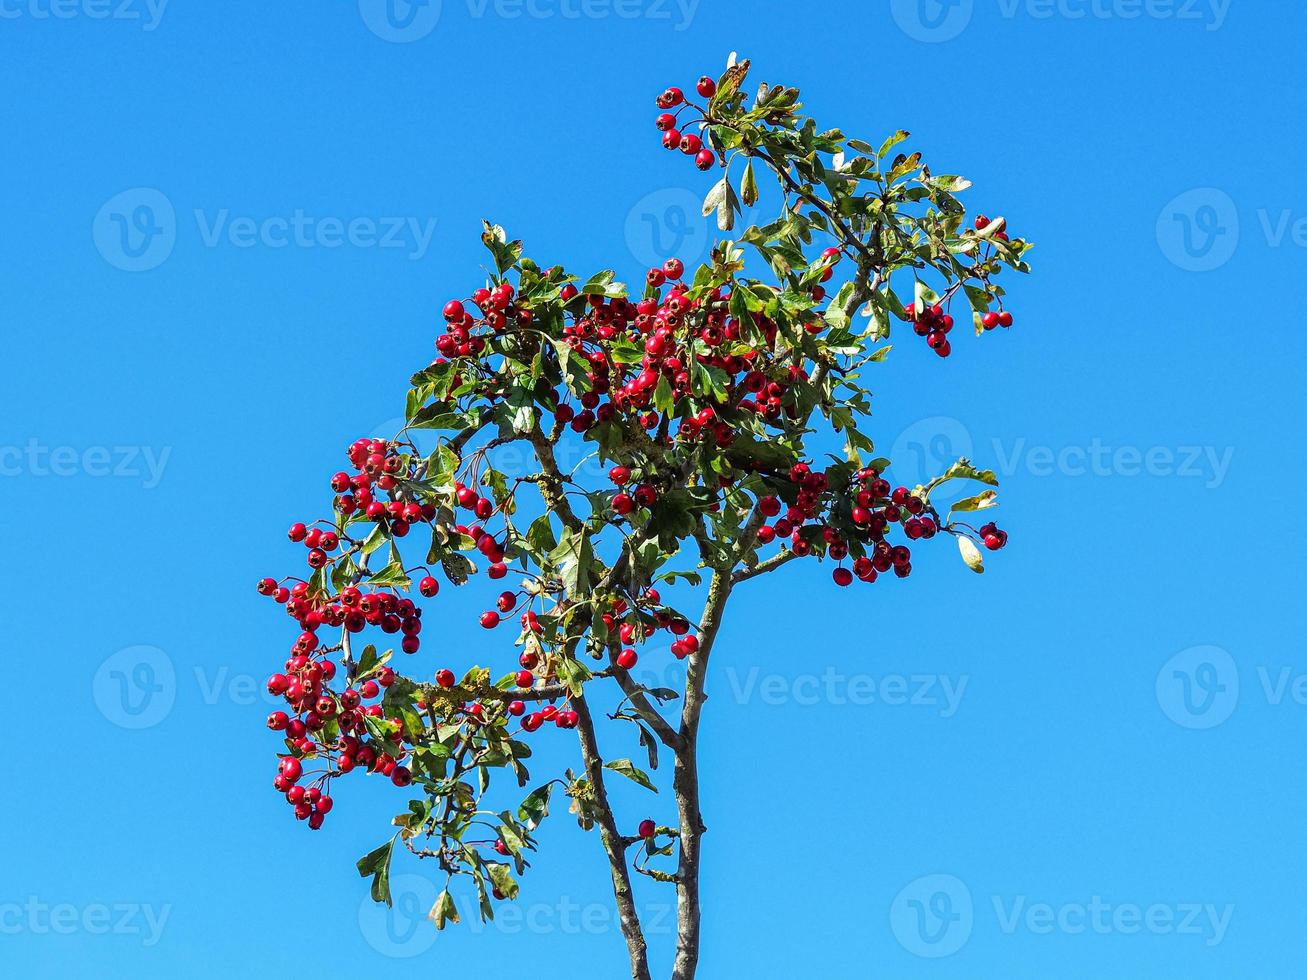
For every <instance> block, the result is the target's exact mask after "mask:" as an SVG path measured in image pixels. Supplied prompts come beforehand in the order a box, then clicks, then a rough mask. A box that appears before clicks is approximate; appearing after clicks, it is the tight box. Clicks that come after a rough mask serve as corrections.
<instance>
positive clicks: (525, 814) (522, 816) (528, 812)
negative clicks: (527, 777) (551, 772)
mask: <svg viewBox="0 0 1307 980" xmlns="http://www.w3.org/2000/svg"><path fill="white" fill-rule="evenodd" d="M553 792H554V784H553V783H545V784H544V785H543V786H541V787H540V788H538V789H535V790H532V791H531V793H530V795H528V796H527V798H526V799H525V800H523V801H522V805H521V806H519V807H518V808H517V819H518V820H520V821H521V822H522V824H523V826H525V827H526V829H527V830H528V831H531V830H535V829H536V828H537V827H539V826H540V823H541V821H542V820H544V819H545V817H547V816H549V797H550V795H551V794H552V793H553Z"/></svg>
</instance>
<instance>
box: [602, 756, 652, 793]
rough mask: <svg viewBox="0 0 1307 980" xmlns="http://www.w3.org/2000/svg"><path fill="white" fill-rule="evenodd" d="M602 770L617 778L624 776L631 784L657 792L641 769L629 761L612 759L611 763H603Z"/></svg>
mask: <svg viewBox="0 0 1307 980" xmlns="http://www.w3.org/2000/svg"><path fill="white" fill-rule="evenodd" d="M604 768H605V769H609V770H611V771H612V772H615V773H617V774H618V775H619V776H625V777H626V778H627V779H629V780H631V781H632V782H635V783H639V784H640V785H641V786H643V787H644V788H645V789H647V790H652V791H653V792H655V793H657V792H658V787H657V786H655V785H654V784H653V780H652V779H650V778H649V776H648V775H647V774H646V773H645V772H644V770H642V769H637V768H636V767H635V765H634V764H633V763H632V762H631V760H630V759H614V760H613V761H612V762H606V763H604Z"/></svg>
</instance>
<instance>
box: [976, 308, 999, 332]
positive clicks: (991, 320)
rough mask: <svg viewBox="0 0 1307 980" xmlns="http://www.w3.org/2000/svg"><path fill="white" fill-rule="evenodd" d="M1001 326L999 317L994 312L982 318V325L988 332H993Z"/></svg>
mask: <svg viewBox="0 0 1307 980" xmlns="http://www.w3.org/2000/svg"><path fill="white" fill-rule="evenodd" d="M998 324H999V315H998V314H997V313H995V312H993V311H992V310H991V311H990V312H988V313H986V314H985V315H984V316H982V317H981V318H980V325H981V326H982V327H984V328H985V329H986V330H993V329H994V328H995V327H997V326H998Z"/></svg>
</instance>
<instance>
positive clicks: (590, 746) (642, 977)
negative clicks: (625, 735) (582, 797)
mask: <svg viewBox="0 0 1307 980" xmlns="http://www.w3.org/2000/svg"><path fill="white" fill-rule="evenodd" d="M572 710H573V711H575V712H576V713H577V716H578V720H577V725H576V728H577V733H578V734H579V736H580V741H581V760H582V762H583V763H584V765H585V774H586V778H587V779H589V780H590V787H591V792H592V793H593V794H594V803H595V822H596V823H597V824H598V825H599V836H600V838H601V839H602V841H603V844H604V851H605V853H607V855H608V867H609V870H610V871H611V872H612V876H613V895H614V897H615V898H616V899H617V915H618V918H619V920H620V921H621V924H622V937H623V938H624V939H625V940H626V951H627V953H628V954H629V955H630V958H631V980H650V976H649V959H648V954H647V949H646V944H645V939H644V931H643V930H642V929H641V928H640V915H639V912H637V911H636V907H635V895H634V893H633V892H632V890H631V873H630V871H629V870H627V866H626V843H625V841H623V839H622V835H621V834H620V833H619V832H618V829H617V822H616V819H615V818H614V817H613V808H612V807H611V806H610V805H609V803H608V792H607V790H606V789H605V787H604V760H603V758H602V757H601V756H600V755H599V745H598V743H597V741H596V739H595V728H594V718H593V717H592V716H591V714H590V707H589V705H587V704H586V700H585V698H584V697H573V698H572Z"/></svg>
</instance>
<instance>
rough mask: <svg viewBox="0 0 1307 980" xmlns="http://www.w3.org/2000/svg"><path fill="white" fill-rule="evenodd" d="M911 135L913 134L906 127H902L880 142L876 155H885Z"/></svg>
mask: <svg viewBox="0 0 1307 980" xmlns="http://www.w3.org/2000/svg"><path fill="white" fill-rule="evenodd" d="M911 135H912V134H911V133H909V132H908V131H907V130H906V129H900V130H899V131H898V132H896V133H894V134H893V135H892V136H890V138H889V139H887V140H886V141H885V142H884V143H882V144H880V149H879V150H877V151H876V156H877V157H884V156H885V154H886V153H888V152H889V151H890V150H892V149H894V147H896V146H898V145H899V144H900V143H902V142H903V141H904V140H905V139H907V138H908V137H909V136H911Z"/></svg>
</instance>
